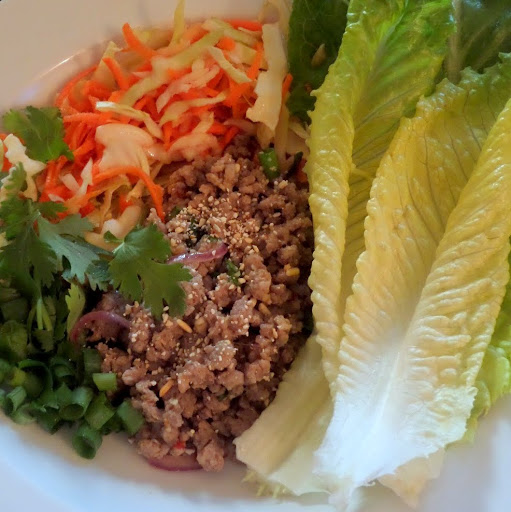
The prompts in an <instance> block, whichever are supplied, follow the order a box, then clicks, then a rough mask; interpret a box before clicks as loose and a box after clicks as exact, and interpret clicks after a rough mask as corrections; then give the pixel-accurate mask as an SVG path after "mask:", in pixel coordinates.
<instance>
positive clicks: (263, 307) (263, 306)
mask: <svg viewBox="0 0 511 512" xmlns="http://www.w3.org/2000/svg"><path fill="white" fill-rule="evenodd" d="M259 311H260V312H261V313H262V314H263V315H269V314H270V310H269V309H268V307H267V306H266V304H263V303H262V302H261V303H260V304H259Z"/></svg>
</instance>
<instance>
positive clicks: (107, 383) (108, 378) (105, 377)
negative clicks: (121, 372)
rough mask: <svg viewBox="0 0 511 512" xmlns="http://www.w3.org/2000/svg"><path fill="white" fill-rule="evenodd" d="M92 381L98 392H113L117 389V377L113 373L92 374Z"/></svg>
mask: <svg viewBox="0 0 511 512" xmlns="http://www.w3.org/2000/svg"><path fill="white" fill-rule="evenodd" d="M92 380H93V381H94V384H96V387H97V388H98V389H99V391H115V390H116V389H117V375H116V374H115V373H93V374H92Z"/></svg>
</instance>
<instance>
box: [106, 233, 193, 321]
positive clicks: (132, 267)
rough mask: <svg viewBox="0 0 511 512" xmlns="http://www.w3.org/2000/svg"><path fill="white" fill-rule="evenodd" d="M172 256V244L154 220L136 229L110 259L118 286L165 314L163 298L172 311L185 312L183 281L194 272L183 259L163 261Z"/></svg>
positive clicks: (156, 313) (188, 278)
mask: <svg viewBox="0 0 511 512" xmlns="http://www.w3.org/2000/svg"><path fill="white" fill-rule="evenodd" d="M168 256H170V247H169V244H168V242H167V241H166V240H165V238H164V236H163V235H162V234H161V233H160V232H159V231H158V229H157V228H156V226H155V225H154V224H151V225H149V226H147V227H145V228H139V229H135V230H133V231H132V232H131V233H129V234H128V235H127V236H126V238H125V239H124V242H123V243H122V244H121V245H119V247H117V248H116V249H115V251H114V258H113V260H112V261H111V262H110V273H111V275H112V281H113V284H114V286H115V287H116V288H118V289H119V291H120V292H121V293H122V294H123V295H125V296H127V297H130V298H131V299H133V300H137V301H142V300H143V301H144V303H145V305H146V306H147V307H148V308H150V309H151V311H152V313H153V314H154V315H155V316H160V315H161V314H162V312H163V302H165V303H166V304H167V305H168V306H169V311H170V313H171V314H172V315H174V316H178V315H182V314H183V313H184V311H185V293H184V291H183V289H182V288H181V286H180V285H179V283H180V282H181V281H189V280H190V279H191V277H192V276H191V274H190V272H189V271H188V270H187V269H185V268H184V267H183V266H182V265H181V264H179V263H173V264H170V265H168V264H166V263H162V261H163V262H164V261H165V260H166V259H167V258H168ZM158 260H159V261H158Z"/></svg>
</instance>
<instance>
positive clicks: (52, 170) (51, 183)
mask: <svg viewBox="0 0 511 512" xmlns="http://www.w3.org/2000/svg"><path fill="white" fill-rule="evenodd" d="M66 161H67V159H66V158H65V157H63V156H61V157H59V158H57V160H51V161H50V162H48V166H47V169H48V170H47V174H46V180H45V182H44V191H45V192H47V193H48V190H49V189H51V188H54V187H56V186H57V184H58V181H59V176H60V171H61V170H62V168H63V167H64V164H65V163H66Z"/></svg>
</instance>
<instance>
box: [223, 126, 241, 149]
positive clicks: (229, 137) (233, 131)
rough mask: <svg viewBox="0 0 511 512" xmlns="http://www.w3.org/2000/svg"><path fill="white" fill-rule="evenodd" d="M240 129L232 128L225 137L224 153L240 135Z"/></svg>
mask: <svg viewBox="0 0 511 512" xmlns="http://www.w3.org/2000/svg"><path fill="white" fill-rule="evenodd" d="M239 131H240V129H239V128H238V127H237V126H231V127H230V128H229V129H228V130H227V132H226V133H225V135H224V138H223V139H222V142H221V147H222V151H223V150H224V149H225V148H226V147H227V146H228V145H229V143H230V142H231V141H232V139H234V137H236V135H238V132H239Z"/></svg>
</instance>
